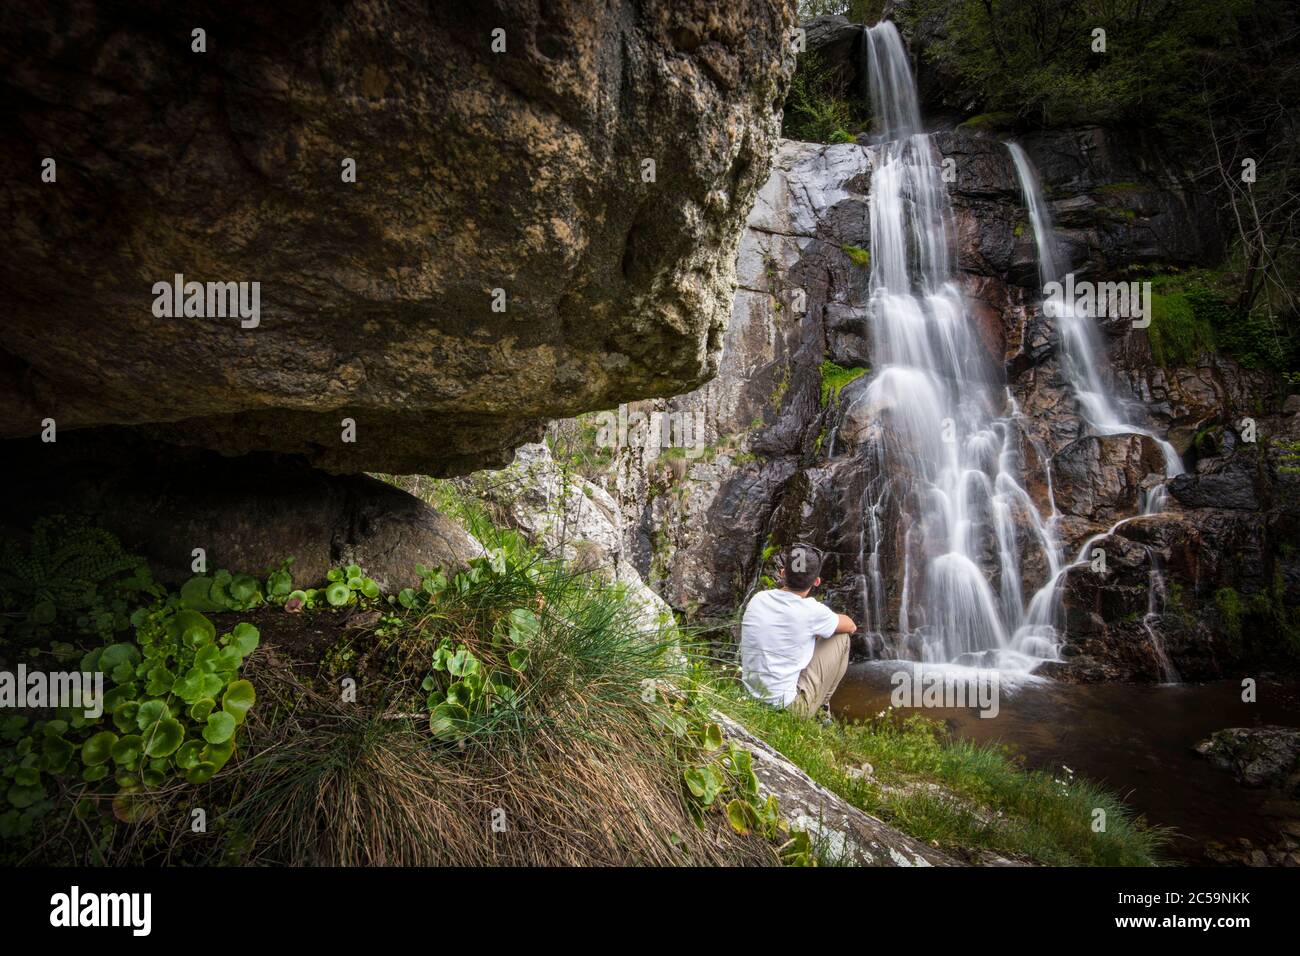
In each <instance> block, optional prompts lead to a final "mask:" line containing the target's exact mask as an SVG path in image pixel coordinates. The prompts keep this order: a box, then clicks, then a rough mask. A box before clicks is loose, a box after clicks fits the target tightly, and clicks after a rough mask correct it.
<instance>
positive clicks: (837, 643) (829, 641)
mask: <svg viewBox="0 0 1300 956" xmlns="http://www.w3.org/2000/svg"><path fill="white" fill-rule="evenodd" d="M824 643H825V644H826V645H827V646H826V652H827V653H828V654H829V655H831V657H832V658H833V659H834V660H835V661H836V662H843V666H844V667H845V668H847V667H848V666H849V636H848V635H847V634H832V635H831V636H830V637H828V638H826V639H825V641H824Z"/></svg>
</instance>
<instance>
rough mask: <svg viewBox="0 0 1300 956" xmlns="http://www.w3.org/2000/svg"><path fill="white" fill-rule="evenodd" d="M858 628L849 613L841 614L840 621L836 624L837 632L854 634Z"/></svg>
mask: <svg viewBox="0 0 1300 956" xmlns="http://www.w3.org/2000/svg"><path fill="white" fill-rule="evenodd" d="M857 629H858V626H857V625H856V624H854V623H853V618H851V617H849V616H848V615H847V614H841V615H840V623H839V624H837V625H836V626H835V633H836V634H852V633H853V632H854V631H856V630H857Z"/></svg>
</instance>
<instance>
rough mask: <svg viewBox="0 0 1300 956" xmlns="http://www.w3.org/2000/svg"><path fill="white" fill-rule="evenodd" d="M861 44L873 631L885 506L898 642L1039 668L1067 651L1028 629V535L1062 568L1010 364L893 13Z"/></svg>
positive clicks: (867, 564) (867, 568)
mask: <svg viewBox="0 0 1300 956" xmlns="http://www.w3.org/2000/svg"><path fill="white" fill-rule="evenodd" d="M863 39H864V42H863V49H864V51H865V56H866V58H867V63H866V71H865V72H866V74H867V75H868V76H869V78H870V84H871V85H870V95H871V101H872V107H873V110H874V114H875V117H876V120H877V123H878V126H879V129H878V132H879V136H880V142H879V144H878V145H876V146H872V147H870V148H869V152H870V157H871V163H872V167H873V169H872V176H871V187H870V217H871V221H870V236H871V253H872V255H871V274H870V289H869V291H870V297H869V304H868V322H869V332H870V337H871V341H872V356H873V363H874V367H875V371H874V373H873V375H872V377H871V379H870V381H869V382H868V383H867V386H866V388H865V389H864V390H863V391H862V392H861V393H860V394H859V396H858V397H857V398H856V399H855V400H854V402H853V403H852V406H857V405H859V404H860V403H865V404H866V406H867V411H868V413H869V416H870V417H871V418H872V419H873V420H877V421H880V422H881V423H882V425H883V427H882V428H881V429H880V438H879V441H878V442H877V444H876V461H875V463H874V465H875V473H876V476H877V477H876V478H873V479H872V481H871V482H870V483H869V491H868V493H866V494H864V496H863V499H862V505H861V506H862V509H863V514H862V516H861V517H862V524H861V527H862V528H863V535H862V538H861V542H862V543H861V552H860V555H859V562H860V563H859V568H858V570H859V573H860V579H861V580H862V582H863V589H864V595H863V597H864V602H863V603H864V607H865V608H866V611H867V615H868V617H869V619H870V620H869V621H868V626H869V628H870V627H874V628H876V629H879V630H882V631H883V630H884V620H883V619H884V616H885V611H884V606H885V601H884V594H883V590H884V581H883V577H882V575H881V573H880V567H881V554H880V549H881V548H882V546H883V542H885V541H886V540H888V539H890V537H891V536H890V535H889V534H887V533H886V532H885V530H884V529H883V528H882V526H881V525H882V522H881V516H882V514H885V513H888V512H890V511H891V510H892V512H893V514H892V515H891V516H890V517H891V520H892V522H895V523H896V525H891V527H894V534H893V538H894V539H895V540H901V541H902V549H903V553H902V555H901V560H902V564H903V569H904V586H903V593H902V595H901V606H900V607H899V610H898V620H899V628H900V631H899V635H898V638H897V641H898V643H899V645H901V646H896V647H895V648H894V651H895V652H896V653H897V654H898V655H899V656H903V655H905V654H906V655H910V656H916V657H919V658H920V659H921V660H922V661H926V662H935V661H944V662H954V663H959V664H972V665H984V666H987V665H990V664H993V665H996V666H1003V667H1014V668H1019V669H1027V668H1028V667H1030V666H1033V665H1035V664H1037V663H1038V662H1039V661H1040V660H1041V659H1043V658H1045V657H1053V656H1054V654H1055V640H1054V637H1053V633H1052V632H1051V630H1050V625H1048V626H1042V627H1040V626H1034V627H1031V628H1026V627H1025V624H1026V611H1025V608H1024V605H1023V596H1022V594H1021V578H1022V570H1021V563H1022V559H1023V558H1024V557H1025V555H1024V554H1022V551H1023V550H1024V547H1023V546H1022V545H1023V544H1024V543H1026V542H1027V543H1028V545H1029V546H1030V547H1032V548H1036V549H1040V550H1041V551H1042V552H1043V555H1044V557H1045V562H1044V563H1045V565H1046V566H1047V567H1048V569H1049V573H1050V574H1051V575H1053V576H1055V575H1056V574H1057V572H1058V570H1059V563H1060V562H1059V549H1058V548H1057V546H1056V544H1055V541H1054V538H1053V535H1052V529H1051V523H1050V522H1044V521H1043V519H1042V517H1041V515H1040V514H1039V513H1038V510H1037V508H1036V507H1035V505H1034V503H1033V501H1032V500H1031V498H1030V496H1029V494H1028V492H1027V491H1026V490H1025V489H1024V487H1023V486H1022V485H1021V483H1020V480H1019V476H1020V474H1021V473H1022V472H1023V463H1022V461H1021V454H1020V442H1021V440H1022V434H1021V429H1020V428H1019V427H1018V425H1017V424H1016V416H1017V415H1018V414H1019V413H1018V410H1016V409H1015V408H1014V403H1012V402H1011V401H1010V397H1009V395H1008V394H1007V391H1006V385H1005V378H1004V376H1003V373H1002V369H1001V365H1000V361H998V362H995V361H993V360H992V359H991V358H990V357H989V356H988V355H987V354H986V352H985V349H984V346H983V345H982V343H981V342H980V340H979V338H978V336H977V334H976V331H975V328H974V325H973V323H972V321H971V319H970V316H969V315H968V314H967V311H966V307H965V304H964V302H963V299H962V296H961V294H960V292H959V290H958V288H957V285H956V282H955V275H954V263H953V257H952V249H953V246H954V242H953V237H954V229H953V220H952V206H951V203H950V201H949V198H948V192H947V188H946V186H945V185H944V182H943V178H942V175H941V172H940V166H941V160H940V157H939V156H938V154H937V151H936V150H935V148H934V146H933V144H932V143H931V140H930V137H929V136H928V135H927V134H926V133H925V132H924V131H923V130H922V127H921V122H920V112H919V107H918V101H917V94H916V84H915V82H914V80H913V77H912V72H911V68H910V65H909V63H908V61H907V56H906V51H905V50H904V47H903V42H902V38H901V37H900V36H899V34H898V30H897V29H896V28H895V27H894V25H893V24H892V23H889V22H884V23H881V24H879V25H877V26H874V27H870V28H867V29H866V33H865V36H864V38H863ZM850 410H851V409H850ZM845 414H847V412H846V413H845ZM868 549H870V550H868ZM993 580H996V581H997V582H998V583H997V586H996V589H995V587H994V585H993V584H992V583H991V582H992V581H993Z"/></svg>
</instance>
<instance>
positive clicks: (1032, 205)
mask: <svg viewBox="0 0 1300 956" xmlns="http://www.w3.org/2000/svg"><path fill="white" fill-rule="evenodd" d="M1007 148H1008V149H1009V150H1010V152H1011V158H1012V161H1013V162H1014V163H1015V167H1016V175H1017V177H1018V178H1019V180H1020V190H1021V194H1022V195H1023V197H1024V201H1025V208H1026V209H1027V210H1028V212H1029V221H1030V225H1031V226H1032V227H1033V230H1034V242H1035V244H1036V246H1037V250H1038V278H1039V282H1040V283H1041V285H1042V287H1043V289H1044V291H1045V290H1046V288H1047V285H1048V283H1051V282H1056V281H1060V279H1061V278H1062V272H1061V266H1060V263H1059V261H1058V257H1057V254H1056V244H1055V234H1054V232H1053V229H1052V219H1051V214H1050V213H1049V211H1048V209H1047V204H1046V202H1045V201H1044V199H1043V190H1042V186H1041V184H1040V183H1039V181H1038V175H1037V172H1036V171H1035V170H1034V167H1033V164H1032V163H1031V162H1030V160H1029V157H1028V156H1027V155H1026V154H1025V151H1024V150H1023V149H1022V148H1021V147H1020V145H1019V144H1018V143H1008V144H1007ZM1043 311H1044V314H1045V315H1047V316H1048V317H1049V318H1051V319H1053V320H1054V322H1055V325H1056V331H1057V336H1058V339H1059V341H1060V351H1059V355H1060V363H1061V370H1062V372H1063V373H1064V375H1065V378H1066V381H1067V382H1068V383H1069V385H1070V389H1071V391H1072V392H1073V393H1074V397H1075V399H1076V400H1077V401H1078V403H1079V410H1080V413H1081V414H1082V416H1083V419H1084V421H1085V422H1086V423H1087V425H1088V426H1089V427H1090V428H1091V429H1092V431H1093V433H1095V434H1098V435H1118V434H1138V435H1146V436H1147V437H1149V438H1151V439H1153V440H1154V441H1155V442H1156V443H1157V444H1158V445H1159V446H1160V449H1161V451H1162V452H1163V453H1164V459H1165V476H1166V478H1172V477H1173V476H1175V475H1178V474H1181V473H1182V471H1183V463H1182V459H1181V458H1180V457H1179V455H1178V452H1177V451H1176V450H1175V449H1174V447H1173V446H1172V445H1171V444H1169V442H1167V441H1164V440H1163V439H1161V438H1160V437H1159V436H1157V435H1156V434H1154V433H1153V432H1152V431H1150V430H1149V429H1146V428H1143V427H1141V426H1139V425H1136V424H1134V423H1132V422H1130V421H1127V420H1126V419H1125V418H1124V416H1123V415H1122V414H1121V412H1120V411H1119V410H1118V409H1117V408H1116V407H1115V405H1114V403H1112V402H1111V400H1110V398H1109V397H1108V396H1107V392H1106V389H1105V387H1104V386H1103V384H1102V379H1101V372H1100V363H1101V359H1100V356H1101V355H1102V350H1101V345H1100V342H1099V341H1098V335H1097V328H1096V324H1095V323H1094V321H1093V319H1092V317H1091V316H1089V315H1087V314H1085V313H1083V312H1081V311H1079V310H1077V309H1076V308H1075V307H1074V305H1073V304H1072V303H1070V302H1068V301H1066V302H1064V303H1057V302H1054V301H1049V300H1044V302H1043ZM1165 498H1166V491H1165V486H1164V485H1163V484H1161V485H1156V486H1154V487H1152V488H1148V489H1146V490H1145V491H1144V492H1143V493H1142V499H1141V509H1140V513H1139V514H1138V515H1135V516H1133V517H1130V518H1124V519H1121V520H1120V521H1118V522H1116V523H1115V524H1114V525H1113V526H1112V527H1111V528H1110V529H1109V530H1108V531H1107V532H1105V533H1104V534H1100V535H1094V536H1093V537H1091V538H1089V539H1088V540H1087V541H1086V542H1085V543H1084V545H1083V547H1082V548H1081V549H1080V551H1079V554H1078V556H1077V557H1076V558H1075V560H1074V562H1073V563H1071V564H1070V565H1068V566H1066V567H1065V568H1057V569H1055V570H1054V573H1053V574H1052V576H1051V577H1050V578H1049V580H1048V582H1047V583H1046V584H1045V585H1044V586H1043V587H1042V588H1041V589H1040V590H1039V592H1038V593H1037V594H1035V595H1034V598H1033V600H1032V601H1031V602H1030V610H1029V614H1028V619H1027V627H1029V628H1032V629H1033V630H1035V631H1047V630H1049V629H1050V628H1051V625H1053V624H1054V623H1055V621H1056V619H1057V614H1058V611H1059V609H1060V599H1061V593H1060V592H1061V588H1062V587H1063V586H1064V583H1065V575H1066V573H1067V572H1068V571H1069V570H1070V568H1073V567H1078V566H1080V565H1084V564H1087V563H1088V560H1089V558H1090V553H1091V551H1092V547H1093V545H1094V544H1096V543H1097V542H1098V541H1101V540H1102V539H1104V538H1106V537H1109V536H1110V535H1112V534H1114V533H1115V532H1116V531H1117V530H1118V529H1119V528H1120V527H1121V526H1123V525H1124V524H1127V523H1128V522H1130V521H1134V520H1137V519H1139V518H1144V517H1149V516H1151V515H1157V514H1159V513H1160V512H1161V511H1163V510H1164V506H1165ZM1145 550H1146V555H1147V560H1148V561H1149V562H1150V567H1151V569H1150V571H1149V573H1148V589H1149V593H1148V604H1147V613H1146V615H1145V616H1144V617H1143V619H1142V627H1143V630H1144V631H1145V632H1146V635H1147V639H1148V641H1149V642H1150V644H1151V651H1152V656H1153V657H1154V658H1155V661H1156V666H1157V667H1158V668H1159V670H1160V674H1161V677H1162V678H1163V679H1164V680H1165V681H1178V680H1179V676H1178V671H1177V670H1175V668H1174V666H1173V664H1172V663H1171V662H1170V660H1169V656H1168V654H1166V653H1165V649H1164V644H1163V642H1162V641H1161V639H1160V635H1159V633H1158V631H1157V628H1156V625H1157V624H1158V623H1159V620H1160V615H1161V614H1162V612H1163V611H1164V603H1165V597H1166V589H1165V581H1164V574H1163V572H1162V569H1161V567H1160V559H1159V555H1158V554H1157V553H1156V552H1155V550H1153V549H1152V548H1151V547H1150V546H1146V548H1145Z"/></svg>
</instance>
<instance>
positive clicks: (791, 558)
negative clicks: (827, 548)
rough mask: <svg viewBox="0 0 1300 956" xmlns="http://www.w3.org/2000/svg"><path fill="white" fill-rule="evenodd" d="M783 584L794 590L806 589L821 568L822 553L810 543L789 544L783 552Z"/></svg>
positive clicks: (815, 578) (810, 585)
mask: <svg viewBox="0 0 1300 956" xmlns="http://www.w3.org/2000/svg"><path fill="white" fill-rule="evenodd" d="M781 566H782V567H783V568H785V585H786V587H788V588H790V589H792V590H794V591H807V590H808V589H809V588H810V587H812V586H813V582H814V581H816V580H817V577H818V575H820V574H821V570H822V553H821V552H820V551H818V550H817V549H816V548H814V547H813V546H812V545H810V544H795V545H791V546H790V547H789V548H788V549H786V552H785V560H784V561H782V563H781Z"/></svg>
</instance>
